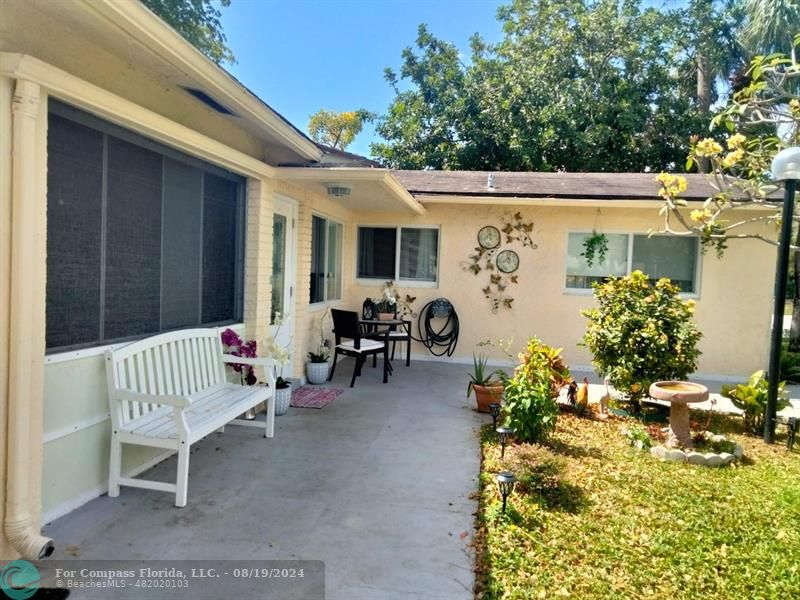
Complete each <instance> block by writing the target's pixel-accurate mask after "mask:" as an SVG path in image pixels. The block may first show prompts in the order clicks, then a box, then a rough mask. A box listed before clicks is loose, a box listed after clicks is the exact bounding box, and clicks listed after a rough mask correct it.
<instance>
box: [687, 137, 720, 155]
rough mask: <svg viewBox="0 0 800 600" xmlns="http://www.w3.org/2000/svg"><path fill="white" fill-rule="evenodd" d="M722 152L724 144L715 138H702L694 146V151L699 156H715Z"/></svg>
mask: <svg viewBox="0 0 800 600" xmlns="http://www.w3.org/2000/svg"><path fill="white" fill-rule="evenodd" d="M720 152H722V146H720V145H719V142H717V141H716V140H715V139H713V138H705V139H704V140H700V141H699V142H697V145H695V147H694V153H695V154H696V155H697V156H714V155H716V154H719V153H720Z"/></svg>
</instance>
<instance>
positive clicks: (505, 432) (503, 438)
mask: <svg viewBox="0 0 800 600" xmlns="http://www.w3.org/2000/svg"><path fill="white" fill-rule="evenodd" d="M495 431H496V432H497V437H499V438H500V447H501V450H500V458H503V457H505V455H506V442H507V441H508V436H509V434H511V433H513V432H514V430H513V429H511V428H509V427H498V428H497V429H495Z"/></svg>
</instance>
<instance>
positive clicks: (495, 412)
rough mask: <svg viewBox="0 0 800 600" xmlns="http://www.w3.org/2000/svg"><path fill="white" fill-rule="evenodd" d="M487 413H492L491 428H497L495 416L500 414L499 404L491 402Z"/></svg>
mask: <svg viewBox="0 0 800 600" xmlns="http://www.w3.org/2000/svg"><path fill="white" fill-rule="evenodd" d="M489 414H490V415H492V429H497V417H499V416H500V404H499V403H497V402H492V403H491V404H490V405H489Z"/></svg>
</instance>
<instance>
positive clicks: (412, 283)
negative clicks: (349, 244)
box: [353, 223, 442, 288]
mask: <svg viewBox="0 0 800 600" xmlns="http://www.w3.org/2000/svg"><path fill="white" fill-rule="evenodd" d="M361 228H364V229H370V228H374V229H396V230H397V237H396V239H395V248H394V277H393V280H394V282H395V283H396V284H397V285H398V286H400V287H409V288H438V287H439V271H440V269H441V257H442V228H441V226H440V225H416V224H414V225H392V224H387V223H383V224H371V223H359V224H358V225H356V227H355V240H354V242H353V247H354V248H355V260H354V261H353V278H354V280H355V282H356V285H363V286H374V285H375V284H376V282H377V283H382V282H384V281H385V279H384V278H381V277H376V278H365V277H359V276H358V254H359V246H358V232H359V231H360V230H361ZM403 229H435V230H436V231H437V232H438V234H437V236H436V279H435V280H434V281H425V280H423V279H401V278H400V243H401V240H402V237H403Z"/></svg>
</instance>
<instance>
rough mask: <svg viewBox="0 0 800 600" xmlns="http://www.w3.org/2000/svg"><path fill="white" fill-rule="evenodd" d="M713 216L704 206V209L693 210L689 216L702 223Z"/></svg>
mask: <svg viewBox="0 0 800 600" xmlns="http://www.w3.org/2000/svg"><path fill="white" fill-rule="evenodd" d="M711 217H712V213H711V211H710V210H709V209H707V208H704V209H703V210H699V209H698V210H693V211H692V212H690V213H689V218H690V219H691V220H692V221H694V222H695V223H702V222H703V221H705V220H706V219H710V218H711Z"/></svg>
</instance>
